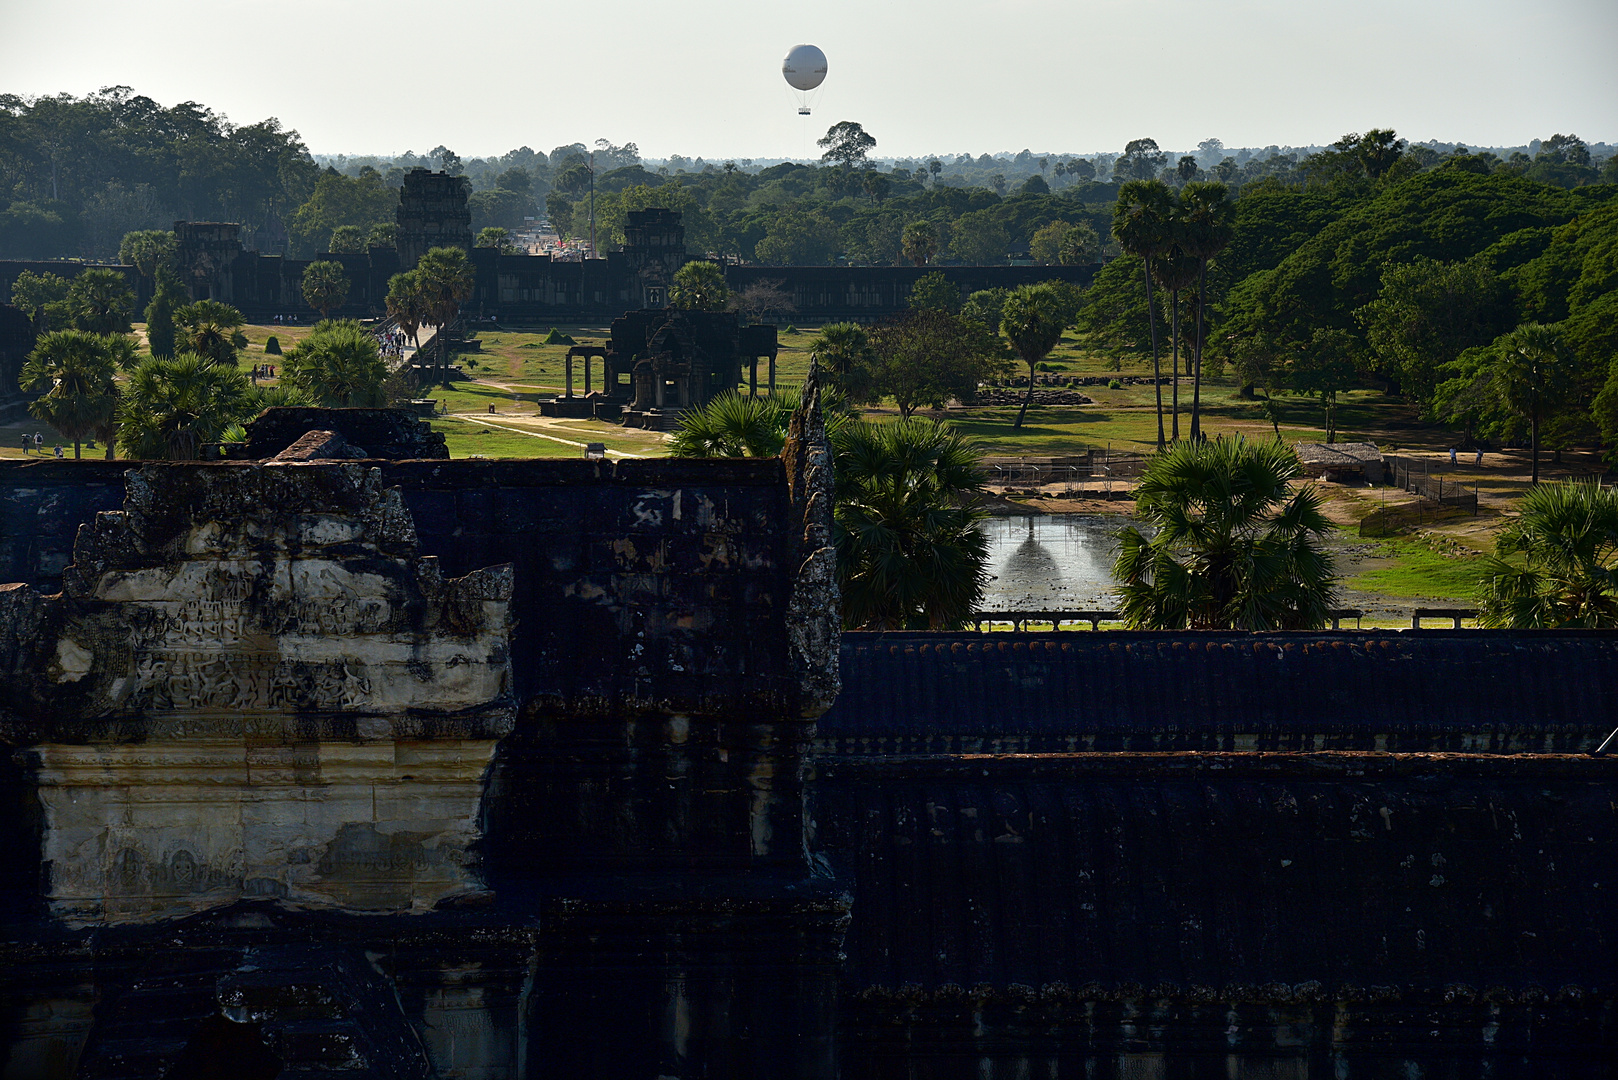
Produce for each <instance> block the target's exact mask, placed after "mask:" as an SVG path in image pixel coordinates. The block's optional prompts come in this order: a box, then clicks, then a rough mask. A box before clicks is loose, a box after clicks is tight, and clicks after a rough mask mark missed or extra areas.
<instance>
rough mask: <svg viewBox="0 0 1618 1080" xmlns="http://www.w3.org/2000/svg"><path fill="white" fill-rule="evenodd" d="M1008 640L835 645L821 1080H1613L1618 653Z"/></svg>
mask: <svg viewBox="0 0 1618 1080" xmlns="http://www.w3.org/2000/svg"><path fill="white" fill-rule="evenodd" d="M1005 637H1006V639H1007V640H993V639H988V640H986V639H984V638H982V637H979V636H977V635H960V634H954V635H952V634H889V635H874V634H849V635H845V636H844V639H843V680H844V687H845V690H844V694H843V696H842V697H841V698H840V699H839V701H838V703H837V704H836V705H835V706H834V707H833V708H832V709H831V710H830V711H828V712H827V713H826V715H825V716H824V717H822V720H821V723H820V726H819V730H818V736H817V747H818V753H817V756H816V783H815V785H814V788H813V791H814V805H813V815H812V816H813V819H814V822H815V827H816V836H817V838H818V839H819V841H820V843H821V845H822V847H823V849H824V851H825V853H826V857H827V858H828V860H829V862H830V864H831V866H832V868H833V871H834V873H835V874H836V876H837V877H838V879H839V880H842V881H846V882H849V883H850V885H851V888H852V890H853V905H852V908H851V912H852V918H851V923H850V927H849V932H848V936H847V938H846V940H845V943H844V952H845V955H846V957H847V960H846V963H845V965H844V968H843V971H842V981H843V995H842V1001H843V1010H842V1013H841V1022H842V1025H843V1026H842V1029H841V1032H840V1036H841V1039H842V1045H843V1047H844V1054H843V1058H842V1061H843V1068H844V1072H843V1075H844V1076H848V1077H858V1078H865V1077H872V1078H874V1077H909V1076H918V1075H925V1076H930V1077H940V1078H942V1077H959V1078H961V1080H966V1078H968V1077H979V1076H984V1075H992V1076H1024V1075H1028V1076H1061V1077H1067V1076H1086V1077H1088V1076H1106V1077H1120V1078H1121V1077H1152V1078H1168V1077H1198V1078H1201V1077H1210V1078H1212V1077H1254V1078H1256V1077H1264V1078H1266V1080H1268V1078H1272V1077H1287V1078H1297V1080H1305V1078H1310V1077H1335V1078H1343V1080H1354V1078H1360V1077H1378V1078H1380V1077H1388V1076H1485V1075H1487V1076H1494V1077H1502V1076H1524V1077H1526V1076H1552V1075H1555V1076H1581V1077H1599V1076H1607V1075H1610V1073H1609V1072H1608V1071H1607V1070H1608V1069H1609V1067H1610V1063H1611V1062H1612V1061H1613V1060H1618V985H1615V982H1614V978H1613V972H1614V971H1618V932H1615V929H1614V928H1615V927H1618V889H1615V887H1614V883H1613V867H1615V866H1618V800H1615V792H1618V762H1614V761H1612V760H1608V759H1595V758H1590V757H1588V756H1585V755H1584V753H1582V752H1581V751H1585V750H1588V749H1590V748H1593V747H1594V745H1595V743H1596V742H1597V741H1598V740H1599V739H1600V738H1602V737H1604V736H1605V735H1606V733H1607V732H1608V731H1609V730H1610V729H1611V727H1612V726H1614V725H1615V724H1618V708H1615V704H1618V703H1615V702H1614V701H1613V700H1612V697H1611V691H1610V690H1609V687H1610V686H1612V685H1613V683H1614V681H1615V679H1618V634H1611V633H1595V632H1584V633H1567V634H1553V633H1524V634H1518V633H1503V632H1466V631H1463V632H1453V631H1451V632H1414V633H1400V634H1359V633H1354V634H1320V635H1302V634H1287V635H1234V634H1229V635H1227V634H1127V633H1105V634H1100V635H1091V634H1088V633H1084V634H1062V635H1048V634H1047V635H1026V636H1024V635H1018V637H1017V638H1016V639H1011V636H1010V635H1006V636H1005ZM1412 750H1414V751H1419V752H1410V751H1412ZM1456 750H1461V751H1465V752H1461V753H1455V752H1434V751H1456ZM1524 750H1527V751H1530V752H1522V751H1524ZM1390 751H1397V752H1390Z"/></svg>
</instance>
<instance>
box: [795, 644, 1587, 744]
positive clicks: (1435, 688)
mask: <svg viewBox="0 0 1618 1080" xmlns="http://www.w3.org/2000/svg"><path fill="white" fill-rule="evenodd" d="M842 662H843V670H844V672H845V673H846V679H845V692H844V693H843V695H842V696H841V697H840V698H839V699H838V701H837V704H836V706H834V707H833V708H832V709H831V710H829V711H828V712H827V713H826V715H825V716H823V717H822V718H821V721H820V726H819V738H820V742H821V749H822V751H823V752H831V753H839V752H844V751H845V750H853V749H855V748H858V749H859V750H860V752H863V753H871V752H877V751H880V752H884V753H954V752H983V753H986V752H994V751H1010V752H1038V751H1076V750H1134V751H1147V750H1243V749H1255V750H1315V749H1332V750H1418V751H1419V750H1447V751H1482V752H1489V753H1509V752H1513V751H1525V750H1532V751H1539V750H1554V751H1558V752H1570V753H1579V752H1585V751H1589V750H1593V749H1595V748H1596V746H1598V745H1600V743H1601V740H1602V739H1604V738H1605V737H1606V736H1607V733H1608V732H1610V731H1611V730H1612V728H1613V726H1614V725H1618V681H1615V677H1618V635H1615V634H1612V633H1609V632H1605V631H1568V632H1549V631H1539V632H1536V631H1526V632H1514V633H1502V632H1500V631H1494V630H1419V631H1398V632H1389V631H1373V632H1369V633H1366V632H1354V633H1286V634H1220V633H1198V634H1184V633H1177V634H1176V633H1166V634H1165V633H1129V632H1124V631H1112V632H1108V633H1104V634H1093V633H1075V632H1071V631H1070V632H1063V633H1058V634H1016V635H1011V634H990V635H980V634H848V635H845V636H844V638H843V660H842Z"/></svg>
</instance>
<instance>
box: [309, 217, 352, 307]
mask: <svg viewBox="0 0 1618 1080" xmlns="http://www.w3.org/2000/svg"><path fill="white" fill-rule="evenodd" d="M356 232H358V230H356ZM360 242H363V237H362V238H361V241H360ZM303 299H304V302H305V303H307V304H308V305H309V306H310V307H312V308H314V309H315V310H316V311H318V312H320V317H321V318H322V319H329V318H331V309H332V308H334V307H342V306H343V301H344V300H347V299H348V274H347V273H345V272H344V270H343V264H342V263H340V262H333V261H332V260H331V259H322V260H320V261H319V262H312V263H310V264H309V265H308V266H306V267H304V268H303Z"/></svg>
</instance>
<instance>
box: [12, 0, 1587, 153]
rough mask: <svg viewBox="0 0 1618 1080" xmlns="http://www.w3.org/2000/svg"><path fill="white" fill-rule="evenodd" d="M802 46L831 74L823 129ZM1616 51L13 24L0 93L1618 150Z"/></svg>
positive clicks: (218, 20) (675, 141)
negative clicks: (792, 58)
mask: <svg viewBox="0 0 1618 1080" xmlns="http://www.w3.org/2000/svg"><path fill="white" fill-rule="evenodd" d="M800 41H807V42H813V43H814V44H817V45H819V46H820V47H821V48H823V49H824V50H825V51H826V54H827V56H828V58H829V67H830V74H829V76H828V78H827V81H826V84H825V86H824V87H823V89H822V91H821V94H820V97H819V99H818V101H817V102H816V106H815V114H814V115H813V116H812V117H810V118H809V119H808V120H807V121H806V120H803V119H802V118H800V117H799V116H798V115H797V112H796V107H795V104H794V102H793V101H792V99H791V98H790V96H789V94H788V91H787V90H786V87H785V84H784V83H783V81H782V79H781V73H780V66H781V58H782V56H783V55H785V53H786V50H787V49H788V48H789V47H790V46H792V45H794V44H796V43H798V42H800ZM1615 46H1618V0H1467V2H1464V3H1463V2H1461V0H1219V2H1211V0H1203V2H1198V0H1151V2H1143V0H998V2H991V3H984V2H982V0H975V2H968V0H930V2H927V3H915V2H911V0H814V2H809V0H800V2H798V3H792V4H782V3H773V2H770V0H685V2H671V0H607V2H596V3H578V2H577V0H574V2H571V3H566V4H552V3H546V2H545V0H461V2H453V0H389V2H386V3H383V2H379V0H267V2H266V0H252V2H248V0H0V92H9V93H15V94H23V95H35V94H47V93H58V92H62V91H67V92H70V93H73V94H83V93H86V92H88V91H91V90H94V89H96V88H98V87H101V86H107V85H117V84H125V85H128V86H132V87H134V88H135V89H136V91H137V92H139V93H142V94H145V95H147V96H149V97H152V98H155V99H156V100H158V101H159V102H161V103H163V104H164V105H171V104H174V103H175V102H178V101H183V100H187V99H190V100H194V101H198V102H201V103H203V104H205V105H208V106H211V107H213V108H214V109H216V110H219V111H222V112H224V113H225V114H227V115H228V116H229V117H230V118H231V119H232V120H233V121H235V122H237V123H252V122H254V121H257V120H261V119H263V118H264V117H266V116H276V117H279V118H280V119H281V121H282V122H283V123H284V124H286V125H287V126H289V127H292V128H296V129H297V130H298V131H299V132H301V133H302V134H303V137H304V139H305V141H306V142H307V143H308V145H309V147H310V149H311V150H313V151H315V152H316V153H350V154H354V153H398V152H401V151H404V150H414V151H416V152H417V153H424V152H426V151H428V150H430V149H432V148H433V147H434V146H437V145H438V144H440V143H443V144H445V145H448V146H449V147H451V148H452V149H454V150H455V151H456V152H457V153H460V154H461V155H462V156H463V157H471V156H476V155H483V154H490V153H500V152H503V151H505V150H508V149H511V148H513V147H516V146H519V145H524V144H526V145H528V146H531V147H533V148H534V149H536V150H542V151H549V150H550V148H551V147H553V146H556V145H558V144H561V143H567V142H572V141H575V140H578V141H583V142H591V141H593V140H595V139H597V138H607V139H611V140H612V141H613V142H618V143H621V142H625V141H630V140H633V141H634V142H636V143H638V144H639V146H640V148H641V151H642V153H644V154H646V155H648V156H654V157H663V156H666V155H668V154H671V153H680V154H685V155H687V156H696V155H699V154H700V155H703V156H705V157H709V158H725V157H736V158H742V157H781V156H791V157H808V156H810V155H812V154H816V153H818V151H817V150H816V149H815V148H814V146H813V142H814V139H815V137H816V136H818V135H820V134H822V133H824V131H825V129H826V127H827V126H828V125H830V124H831V123H833V122H835V121H837V120H843V119H848V120H857V121H860V122H861V123H863V124H864V125H865V126H866V128H867V130H869V131H870V132H871V133H872V134H874V135H875V136H876V138H877V150H876V153H877V154H878V155H881V156H888V155H895V156H904V155H914V154H922V153H946V152H949V153H957V152H961V151H970V152H972V153H974V154H979V153H984V152H989V153H995V152H998V151H1002V150H1012V151H1015V150H1020V149H1022V148H1023V147H1029V148H1032V149H1033V150H1035V151H1054V152H1080V153H1088V152H1094V151H1100V150H1113V151H1117V150H1121V149H1122V148H1123V144H1124V143H1125V142H1126V141H1127V140H1129V139H1132V138H1137V137H1140V136H1150V137H1152V138H1155V139H1157V140H1158V142H1159V143H1160V144H1162V146H1163V147H1164V148H1165V149H1184V148H1189V147H1192V146H1194V145H1195V144H1196V143H1197V142H1198V141H1200V140H1202V139H1206V138H1208V137H1210V136H1213V137H1218V138H1220V139H1223V140H1224V142H1225V144H1226V145H1228V146H1264V145H1268V144H1270V143H1278V144H1281V145H1287V144H1293V145H1308V144H1312V143H1327V142H1330V141H1332V140H1334V139H1336V138H1337V137H1338V136H1339V135H1341V134H1343V133H1344V132H1345V131H1351V130H1352V131H1360V130H1364V129H1365V128H1368V127H1390V126H1391V127H1395V128H1397V129H1398V131H1399V132H1400V134H1402V135H1405V136H1407V137H1409V138H1412V139H1417V140H1421V139H1429V138H1437V139H1444V140H1447V141H1460V142H1463V143H1470V144H1474V145H1510V144H1520V143H1524V142H1527V141H1528V140H1529V139H1533V138H1544V137H1546V136H1549V135H1551V134H1552V133H1553V132H1573V133H1576V134H1578V135H1580V136H1582V137H1583V138H1585V139H1586V140H1587V141H1590V142H1597V141H1609V142H1618V64H1615V63H1614V61H1613V56H1614V49H1615Z"/></svg>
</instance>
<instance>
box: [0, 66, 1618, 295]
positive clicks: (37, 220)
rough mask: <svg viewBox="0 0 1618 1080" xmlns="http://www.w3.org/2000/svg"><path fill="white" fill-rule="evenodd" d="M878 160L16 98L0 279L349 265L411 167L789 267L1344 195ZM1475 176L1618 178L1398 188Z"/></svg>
mask: <svg viewBox="0 0 1618 1080" xmlns="http://www.w3.org/2000/svg"><path fill="white" fill-rule="evenodd" d="M875 149H876V144H875V143H874V141H873V142H872V144H871V146H870V147H869V148H867V152H866V153H862V154H860V155H858V156H857V157H856V158H854V159H845V160H841V161H833V162H830V163H827V164H819V165H804V164H797V163H778V164H773V165H769V166H767V167H764V166H761V164H760V163H758V162H754V161H752V160H751V159H739V160H732V161H722V162H713V161H704V160H703V159H701V158H685V157H682V156H680V155H672V156H670V157H669V158H667V159H664V160H663V161H662V162H661V163H656V164H649V163H647V162H644V161H643V160H642V158H641V155H640V153H639V150H638V149H637V147H636V145H635V144H634V143H632V142H631V143H626V144H624V145H621V146H619V145H614V144H612V143H609V142H608V141H607V140H604V139H603V140H597V141H596V143H595V144H594V146H586V145H585V144H584V143H572V144H569V145H564V146H557V147H554V148H552V149H551V151H550V152H549V153H548V154H547V153H543V152H540V151H536V150H532V149H530V148H528V147H520V148H518V149H515V150H512V151H510V152H509V153H506V154H502V155H500V156H498V157H486V158H469V159H465V160H463V159H462V158H461V157H459V156H458V155H456V154H455V153H454V152H453V151H451V150H450V149H449V148H448V147H445V146H437V147H435V148H434V149H433V150H431V151H429V152H428V153H426V154H423V155H417V154H414V153H409V152H407V153H404V154H400V155H396V156H392V157H331V158H321V159H319V160H317V159H316V158H315V157H314V156H312V155H311V154H310V153H309V151H308V148H307V147H306V146H305V145H304V144H303V141H302V140H301V139H300V137H299V136H298V134H297V132H295V131H290V130H286V129H283V128H282V126H281V124H280V122H279V121H277V120H275V119H274V118H271V119H268V120H264V121H262V122H260V123H256V124H250V125H246V126H236V125H234V124H232V123H230V122H229V121H228V120H227V119H226V118H225V117H223V116H221V115H219V114H217V113H214V112H212V111H211V110H209V109H207V108H205V107H204V106H201V105H198V104H196V103H194V102H186V103H182V104H180V105H176V106H173V107H172V108H164V107H162V106H160V105H158V104H157V103H156V102H154V101H152V100H151V99H150V98H146V97H142V96H140V95H138V94H136V93H134V91H132V90H131V89H129V88H128V87H112V88H108V89H105V90H102V91H99V92H97V93H95V94H90V95H88V96H86V97H83V98H75V97H72V96H70V95H59V96H56V97H44V98H27V99H25V98H21V97H17V96H15V95H0V258H13V259H17V258H30V259H40V258H60V257H67V258H87V259H107V258H112V257H114V256H115V255H116V253H117V251H118V246H119V243H120V241H121V239H122V237H123V236H124V235H125V234H126V233H129V232H133V231H139V230H145V229H165V228H168V227H170V225H171V223H172V222H173V221H175V220H229V221H237V222H241V223H242V224H243V225H244V226H245V228H244V235H245V236H246V237H247V239H248V242H249V244H251V245H252V246H256V247H257V248H259V249H260V250H263V251H270V252H285V253H288V254H291V255H295V256H302V257H308V256H313V255H315V254H318V253H320V252H322V251H325V250H331V249H333V234H334V233H337V230H339V229H340V228H341V229H343V232H341V233H337V235H338V238H339V244H341V243H343V242H344V238H345V237H346V238H351V237H353V236H354V235H356V234H357V235H360V236H368V237H375V236H378V235H381V234H379V233H377V232H376V231H375V230H374V229H373V227H374V226H377V225H385V224H388V223H391V222H392V221H393V212H394V207H395V206H396V205H397V200H398V187H399V185H400V183H401V178H402V177H403V175H404V173H405V172H406V171H408V170H409V169H411V168H415V167H427V168H435V169H447V170H448V171H450V172H454V173H459V174H463V175H465V176H466V177H467V178H468V180H469V181H470V182H471V187H472V195H471V210H472V215H473V221H472V226H473V231H474V232H477V231H480V230H482V229H484V228H487V227H498V228H504V229H506V230H508V231H510V232H516V231H518V230H521V229H523V228H524V227H525V226H532V225H535V224H537V222H538V220H539V219H542V218H546V219H549V221H550V222H551V224H552V225H554V226H555V227H556V229H557V230H558V231H559V232H561V233H563V234H572V235H574V236H579V237H584V236H587V235H588V234H589V229H590V214H589V192H590V188H591V179H592V170H593V174H594V189H595V231H596V241H597V248H598V249H601V250H604V249H606V248H608V247H610V246H611V245H612V244H614V243H617V242H620V241H621V240H622V229H623V220H624V215H625V213H627V211H629V210H632V209H637V208H640V207H644V206H651V205H661V206H670V207H673V208H675V209H679V210H682V211H684V212H685V215H686V218H685V219H686V224H687V239H688V246H689V248H690V249H691V250H692V251H694V252H708V253H711V254H714V255H718V256H723V257H727V258H732V259H739V260H744V261H758V262H766V263H789V264H821V263H829V262H834V261H846V262H853V263H877V264H891V263H898V262H904V261H907V260H908V261H914V258H915V249H914V248H912V249H911V251H910V252H909V253H907V251H906V248H905V246H904V244H903V239H902V238H903V234H904V231H905V228H906V226H908V225H911V224H912V223H916V222H922V223H925V224H926V225H927V226H928V227H930V228H931V230H932V233H933V235H934V236H935V237H936V245H935V246H934V248H933V250H932V251H931V253H930V254H929V255H928V261H933V262H952V261H953V262H973V263H996V262H1003V261H1005V260H1007V259H1008V258H1018V259H1032V260H1034V261H1051V262H1054V261H1058V260H1059V259H1060V257H1061V254H1060V253H1061V251H1062V250H1063V247H1064V246H1063V245H1062V244H1060V243H1059V242H1058V240H1059V238H1060V236H1059V234H1064V232H1065V230H1068V229H1070V228H1071V227H1077V226H1081V225H1083V226H1088V228H1089V229H1090V230H1091V231H1093V232H1094V233H1095V234H1096V236H1097V238H1098V240H1099V244H1100V247H1099V248H1098V250H1084V249H1083V248H1082V246H1080V247H1075V245H1074V244H1073V243H1069V244H1067V245H1066V246H1065V247H1066V250H1067V251H1068V253H1069V257H1081V256H1082V257H1084V258H1090V257H1093V256H1094V255H1095V254H1097V253H1099V254H1102V255H1103V256H1110V255H1113V254H1116V248H1113V247H1110V246H1108V245H1107V235H1108V234H1107V223H1108V220H1109V216H1110V212H1111V204H1112V202H1113V200H1114V198H1115V196H1116V190H1117V186H1116V185H1117V183H1118V182H1119V181H1123V180H1129V179H1142V178H1151V177H1161V178H1163V179H1164V180H1166V181H1167V182H1169V183H1171V184H1173V185H1175V186H1180V185H1183V184H1184V183H1186V182H1188V181H1191V180H1207V179H1218V180H1220V181H1222V182H1224V183H1225V184H1227V185H1228V186H1229V187H1230V188H1231V189H1232V191H1233V193H1239V192H1240V191H1242V190H1244V189H1246V188H1249V187H1251V186H1253V185H1255V184H1260V185H1280V186H1282V187H1286V188H1298V189H1302V190H1308V191H1335V190H1337V189H1339V188H1341V186H1342V184H1343V183H1344V177H1343V176H1342V175H1341V171H1342V170H1341V167H1340V161H1339V159H1340V158H1341V156H1342V155H1341V152H1340V150H1339V149H1335V148H1333V147H1326V148H1323V149H1319V150H1316V149H1314V148H1303V149H1297V148H1287V147H1278V146H1271V147H1266V148H1264V149H1262V150H1247V149H1243V150H1227V149H1226V148H1225V147H1224V146H1223V145H1222V144H1221V143H1220V142H1219V140H1217V139H1208V140H1205V141H1204V142H1202V143H1201V144H1200V145H1199V146H1198V148H1197V150H1196V151H1195V152H1194V153H1187V154H1182V155H1178V156H1175V155H1172V154H1167V153H1164V152H1162V151H1160V150H1159V149H1158V146H1157V144H1156V143H1155V142H1153V141H1152V140H1150V139H1142V140H1136V141H1134V142H1131V143H1130V144H1129V146H1128V147H1126V148H1125V149H1124V150H1122V151H1121V152H1119V153H1117V154H1097V155H1090V156H1078V155H1060V154H1046V155H1035V154H1033V153H1032V152H1031V151H1027V150H1024V151H1022V152H1020V153H1017V154H1002V155H994V156H991V155H988V154H982V155H979V156H977V157H975V158H974V157H972V156H971V155H969V154H954V155H940V156H939V157H936V158H928V157H923V158H905V159H899V160H893V159H889V160H888V161H887V162H885V163H883V164H881V165H879V164H877V159H875V158H874V157H873V156H872V152H874V150H875ZM1458 160H1464V161H1466V162H1467V163H1468V166H1467V167H1468V168H1472V169H1482V170H1484V171H1488V172H1491V173H1498V174H1504V175H1518V176H1524V177H1527V178H1529V179H1532V180H1536V181H1539V182H1542V183H1546V184H1551V185H1555V186H1560V187H1577V186H1580V185H1587V184H1592V183H1596V182H1598V181H1600V180H1601V179H1602V177H1603V176H1604V175H1607V174H1612V173H1614V170H1615V169H1618V158H1610V159H1607V160H1606V161H1605V162H1603V160H1602V159H1601V158H1600V157H1599V155H1595V156H1593V155H1592V154H1591V153H1590V151H1589V148H1588V147H1586V146H1585V145H1584V144H1583V143H1582V142H1580V141H1579V140H1577V139H1576V138H1573V137H1569V136H1561V135H1557V136H1554V137H1551V138H1548V139H1546V140H1545V141H1544V142H1543V143H1540V142H1538V141H1536V142H1535V143H1531V144H1529V145H1528V146H1527V147H1525V148H1524V149H1523V150H1522V151H1518V152H1516V153H1512V154H1508V155H1505V156H1501V155H1495V154H1491V153H1481V154H1479V153H1472V152H1469V151H1468V150H1467V148H1466V147H1463V146H1456V145H1454V144H1447V143H1429V144H1425V145H1415V146H1409V147H1405V148H1404V150H1403V154H1402V157H1401V161H1400V164H1399V169H1401V170H1403V172H1401V173H1400V174H1399V175H1401V176H1403V175H1407V174H1414V173H1418V172H1423V171H1429V170H1433V169H1437V168H1440V167H1446V166H1448V165H1449V164H1451V163H1453V162H1455V161H1458ZM1608 179H1609V180H1610V179H1611V176H1608ZM345 227H346V228H345ZM1041 230H1045V231H1046V240H1047V242H1045V243H1043V244H1041V243H1040V242H1039V234H1040V231H1041Z"/></svg>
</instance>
